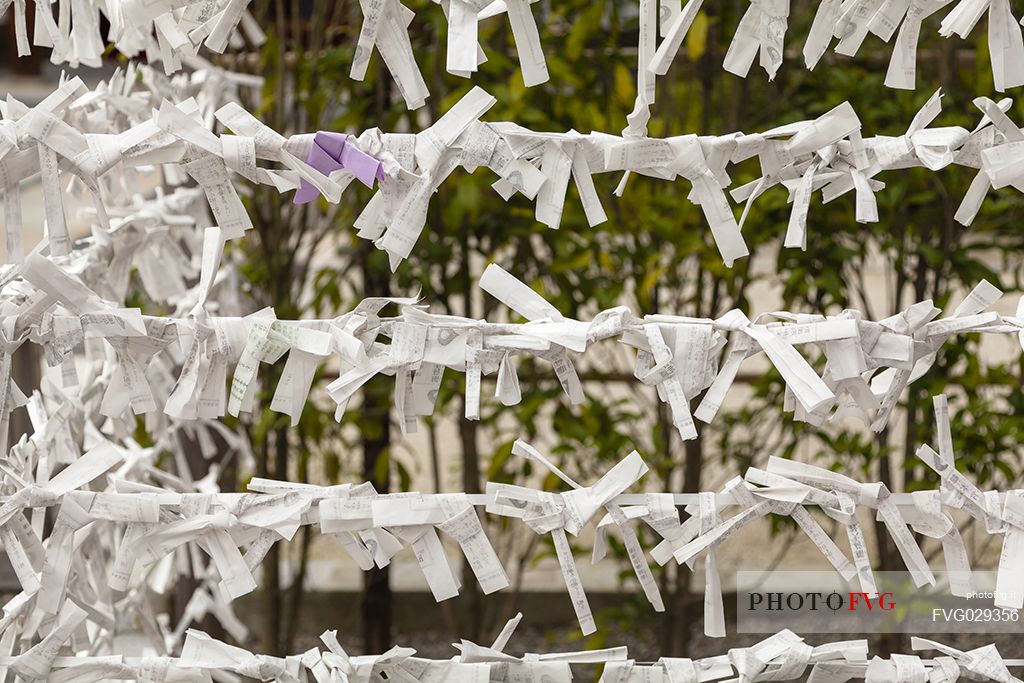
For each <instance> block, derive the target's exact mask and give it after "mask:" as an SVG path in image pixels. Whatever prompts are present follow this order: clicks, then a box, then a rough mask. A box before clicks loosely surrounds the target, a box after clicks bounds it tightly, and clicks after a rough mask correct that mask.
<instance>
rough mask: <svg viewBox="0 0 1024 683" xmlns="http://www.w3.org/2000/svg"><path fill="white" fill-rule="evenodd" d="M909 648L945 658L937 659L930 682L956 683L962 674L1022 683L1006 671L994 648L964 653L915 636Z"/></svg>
mask: <svg viewBox="0 0 1024 683" xmlns="http://www.w3.org/2000/svg"><path fill="white" fill-rule="evenodd" d="M910 647H911V648H913V649H914V650H937V651H939V652H941V653H942V654H943V655H945V656H944V657H936V658H935V662H936V663H937V664H938V667H933V669H932V677H931V678H929V679H928V680H929V681H930V682H934V683H954V681H956V680H957V678H958V676H960V674H964V675H965V676H966V677H968V678H972V679H974V678H981V679H982V680H989V681H995V683H1021V682H1020V679H1019V678H1017V677H1016V676H1014V675H1012V674H1011V673H1010V671H1009V669H1007V668H1006V662H1004V661H1003V658H1002V657H1001V656H1000V654H999V651H998V650H997V649H996V646H995V645H991V644H990V645H985V646H983V647H978V648H975V649H973V650H968V651H966V652H964V651H962V650H957V649H956V648H954V647H950V646H948V645H943V644H942V643H937V642H935V641H934V640H928V639H926V638H918V637H917V636H914V637H913V638H911V639H910ZM937 669H938V670H937Z"/></svg>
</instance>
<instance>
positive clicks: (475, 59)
mask: <svg viewBox="0 0 1024 683" xmlns="http://www.w3.org/2000/svg"><path fill="white" fill-rule="evenodd" d="M534 1H535V0H473V1H471V2H467V1H466V0H445V1H444V2H438V4H440V5H441V6H442V9H443V11H444V14H445V18H446V19H447V21H448V37H447V56H446V60H445V67H446V69H447V71H448V73H450V74H453V75H456V76H462V77H466V78H470V77H472V75H473V74H474V73H475V72H476V71H477V70H478V69H479V66H480V64H482V63H484V62H485V61H487V57H486V54H485V53H484V50H483V48H482V47H481V46H480V45H479V43H478V41H477V37H478V26H479V23H480V21H482V20H485V19H489V18H492V17H496V16H500V15H501V14H507V15H508V20H509V24H510V26H511V29H512V36H513V39H514V41H515V47H516V51H517V53H518V57H519V64H520V69H521V72H522V78H523V82H524V84H525V85H526V86H527V87H531V86H535V85H539V84H542V83H545V82H547V81H548V68H547V63H546V60H545V57H544V50H543V47H542V46H541V42H540V33H539V31H538V27H537V22H536V19H535V17H534V15H533V11H532V9H531V7H530V5H531V3H532V2H534ZM250 2H251V0H203V1H202V2H198V1H194V0H193V1H192V2H175V3H163V2H160V3H157V2H150V3H146V2H118V3H110V2H101V1H99V0H88V1H82V2H79V1H72V0H58V2H57V5H58V20H55V19H54V18H53V13H52V9H51V7H50V3H48V2H47V3H43V2H41V1H40V0H37V2H36V12H35V18H36V22H37V26H36V30H35V32H34V34H33V36H32V38H31V42H30V38H29V33H28V24H27V16H26V10H27V3H26V2H25V1H24V0H0V15H3V14H4V13H5V12H6V11H7V9H8V7H10V6H12V5H13V8H14V9H13V12H14V25H15V35H16V42H17V48H18V55H19V56H25V55H28V54H30V53H31V43H34V44H35V45H36V46H38V47H46V48H51V55H50V60H51V61H52V62H53V63H54V64H62V63H67V64H69V65H71V66H73V67H77V66H79V65H84V66H89V67H99V66H101V64H102V61H101V58H102V55H103V52H104V47H105V45H106V44H107V43H112V44H113V45H114V46H115V47H116V48H117V50H118V51H119V52H120V53H121V54H123V55H125V56H126V57H129V58H131V57H136V56H138V55H142V54H145V56H146V57H147V58H148V61H149V62H151V63H155V62H162V63H163V67H164V71H165V72H166V73H167V74H168V75H170V74H172V73H174V72H176V71H178V70H180V69H181V68H182V66H183V65H188V62H189V60H190V59H191V58H193V57H195V56H196V55H197V53H198V51H199V49H200V48H201V47H204V48H206V49H207V50H210V51H211V52H214V53H222V52H224V51H225V49H226V48H228V47H229V46H230V47H232V48H234V49H242V48H244V47H245V45H246V43H248V44H249V45H251V46H253V47H258V46H260V45H262V44H263V43H264V42H265V40H266V37H265V35H264V33H263V30H262V28H261V27H260V25H259V23H258V22H257V21H256V20H255V19H254V18H253V16H252V14H250V12H249V11H248V9H247V8H248V6H249V4H250ZM703 3H704V0H688V1H687V2H686V4H685V6H684V5H683V3H682V0H638V4H639V23H640V31H639V39H638V46H637V48H638V54H639V60H638V64H637V71H638V90H639V95H638V99H639V100H640V102H642V103H646V104H647V105H649V104H650V103H653V102H654V96H655V94H654V90H655V80H656V78H657V77H658V76H663V75H665V74H666V73H667V72H668V69H669V67H670V65H671V64H672V61H673V60H674V59H675V56H676V54H677V53H678V52H679V48H680V47H681V45H682V43H683V40H684V39H685V37H686V34H687V32H688V31H689V29H690V27H691V26H692V25H693V22H694V19H695V18H696V17H697V15H698V13H699V12H700V10H701V8H702V6H703ZM359 4H360V7H361V9H362V13H363V22H362V26H361V28H360V30H359V35H358V38H357V40H356V44H355V46H354V51H355V54H354V57H353V60H352V66H351V69H350V72H349V75H350V77H351V78H353V79H355V80H360V81H361V80H363V79H364V78H365V76H366V70H367V67H368V65H369V62H370V59H371V57H372V55H373V52H374V50H375V49H376V50H377V51H378V52H379V53H380V56H381V58H382V61H383V62H384V64H385V65H386V67H387V68H388V70H389V71H390V72H391V75H392V77H393V78H394V80H395V82H396V84H397V85H398V89H399V91H400V92H401V94H402V97H403V98H404V99H405V102H406V105H407V106H408V107H409V109H418V108H420V107H422V106H423V105H424V104H425V102H426V99H427V98H428V97H429V96H430V93H429V91H428V89H427V85H426V83H425V81H424V80H423V76H422V74H421V72H420V68H419V65H418V64H417V63H416V58H415V54H414V51H413V46H412V41H411V39H410V36H409V26H410V24H411V23H412V21H413V19H414V18H415V13H414V12H413V11H412V10H410V9H409V8H408V7H406V6H405V5H403V4H402V3H401V2H400V0H385V1H383V2H372V3H371V2H360V3H359ZM951 4H953V0H936V1H935V2H928V1H926V0H912V1H911V0H903V1H894V0H887V1H885V2H880V1H879V0H858V1H857V2H846V3H843V2H841V1H840V0H822V2H821V3H820V4H819V5H818V7H817V10H816V11H815V15H814V21H813V23H812V25H811V28H810V31H809V33H808V35H807V38H806V40H805V43H804V48H803V58H804V63H805V65H806V66H807V68H808V69H813V68H814V67H815V66H816V65H817V64H818V62H819V61H820V60H821V57H822V56H823V55H824V54H825V52H826V50H827V49H828V47H829V45H830V43H831V42H832V40H833V38H837V39H839V40H838V43H837V44H836V46H835V51H836V52H837V53H838V54H841V55H846V56H854V55H856V54H857V51H858V50H859V49H860V47H861V46H862V45H863V43H864V41H865V39H866V38H867V36H868V34H872V35H874V36H876V37H878V38H881V39H882V40H883V41H885V42H887V43H888V42H890V41H891V40H892V38H893V35H895V36H896V40H895V43H894V44H893V50H892V57H891V59H890V62H889V68H888V71H887V73H886V78H885V84H886V85H887V86H888V87H891V88H901V89H907V90H913V89H914V85H915V80H916V73H917V47H918V41H919V39H920V33H921V28H922V24H923V22H924V20H925V19H926V18H927V17H929V16H931V15H932V14H934V13H936V12H938V11H939V10H941V9H943V8H945V7H946V6H948V5H951ZM789 13H790V3H789V0H774V1H773V2H762V1H760V0H758V1H757V2H751V4H750V6H749V8H748V9H747V11H746V12H745V14H744V15H743V18H742V19H741V20H740V22H739V25H738V26H737V27H736V29H735V33H734V35H733V38H732V42H731V43H730V45H729V49H728V51H727V53H726V55H725V60H724V63H723V68H724V69H725V70H726V71H728V72H730V73H733V74H736V75H738V76H743V77H745V76H746V75H747V73H748V72H749V70H750V67H751V66H752V65H753V62H754V59H755V58H757V59H758V62H759V64H760V66H761V67H762V68H763V69H764V70H765V72H766V73H767V75H768V78H769V80H771V79H774V77H775V75H776V74H777V73H778V70H779V68H780V67H781V66H782V61H783V55H784V53H785V36H786V31H787V28H788V23H789ZM101 15H102V16H103V17H105V18H106V19H107V21H108V22H109V25H110V27H109V30H108V31H107V35H106V40H104V38H103V36H102V34H101V30H100V17H101ZM985 15H987V18H988V28H989V30H988V40H987V42H988V47H989V53H990V59H991V63H992V73H993V76H994V79H995V86H996V89H997V90H999V91H1000V92H1002V91H1004V90H1006V89H1007V88H1012V87H1017V86H1020V85H1024V40H1022V37H1021V27H1020V25H1019V24H1018V23H1017V20H1016V19H1015V18H1014V16H1013V12H1012V10H1011V7H1010V3H1009V1H1008V0H958V1H957V2H956V3H955V5H954V6H953V8H952V10H951V11H950V12H949V13H948V14H946V15H945V17H943V19H942V21H941V24H940V26H939V35H941V36H943V37H944V38H949V37H950V36H952V35H957V36H959V37H961V38H964V39H966V38H967V36H968V35H969V34H970V33H971V32H972V31H973V30H974V28H975V27H976V26H977V24H978V22H979V21H980V20H981V18H982V17H983V16H985ZM897 29H898V31H897ZM659 36H660V37H662V40H661V42H660V43H658V37H659Z"/></svg>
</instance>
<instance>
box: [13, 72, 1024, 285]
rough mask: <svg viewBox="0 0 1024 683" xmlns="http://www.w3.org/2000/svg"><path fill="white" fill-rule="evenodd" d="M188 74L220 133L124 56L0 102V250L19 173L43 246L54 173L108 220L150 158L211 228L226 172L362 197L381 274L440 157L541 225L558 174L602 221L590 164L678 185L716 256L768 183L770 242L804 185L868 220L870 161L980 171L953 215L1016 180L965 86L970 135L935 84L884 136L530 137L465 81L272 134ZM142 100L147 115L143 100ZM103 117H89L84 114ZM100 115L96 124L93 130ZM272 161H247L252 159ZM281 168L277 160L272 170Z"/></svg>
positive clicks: (434, 177)
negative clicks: (38, 219) (419, 103)
mask: <svg viewBox="0 0 1024 683" xmlns="http://www.w3.org/2000/svg"><path fill="white" fill-rule="evenodd" d="M193 59H194V60H197V64H199V65H200V66H203V67H204V68H203V69H202V70H201V71H199V72H197V75H196V76H193V77H192V78H193V79H196V78H199V79H203V78H214V79H216V80H217V81H218V82H221V83H224V84H225V85H226V86H228V90H227V92H226V93H225V94H223V95H219V96H214V97H217V98H218V100H217V101H219V102H222V103H224V104H223V106H219V107H215V108H214V109H215V111H214V116H215V118H216V120H217V121H219V123H220V124H221V125H222V126H223V127H224V128H225V129H227V130H230V131H232V132H233V133H234V134H232V135H228V134H220V135H218V134H216V133H215V132H214V130H213V129H212V128H211V126H213V125H214V124H213V118H214V117H211V116H210V115H209V112H208V110H207V108H206V106H205V103H202V102H200V103H198V104H199V105H200V106H197V101H195V100H193V99H186V100H184V101H180V102H179V104H177V105H175V104H173V103H172V101H179V100H180V97H178V96H177V95H176V94H175V92H174V88H173V87H169V86H168V85H166V84H163V83H161V82H158V79H156V78H155V77H154V76H153V74H152V70H151V69H148V68H145V67H143V68H140V69H139V71H140V72H141V74H142V76H143V79H144V84H145V85H146V86H147V87H148V89H149V91H148V92H146V91H143V90H141V89H138V86H137V84H136V82H135V81H136V78H135V75H136V71H135V69H134V68H132V69H131V71H130V72H129V74H128V77H122V76H123V75H119V76H118V77H116V79H114V80H112V81H111V82H110V83H101V84H100V86H98V87H97V89H96V90H95V91H94V92H90V91H89V90H88V89H87V88H86V87H85V85H84V84H83V83H82V81H81V80H79V79H77V78H74V79H70V80H67V81H65V82H64V83H62V85H61V86H60V88H59V89H58V90H57V91H56V92H54V93H53V94H52V95H50V96H49V97H47V98H46V99H45V100H43V101H42V102H41V103H40V104H39V105H37V106H35V107H33V108H31V109H30V108H28V107H25V106H24V105H22V104H21V103H19V102H17V101H14V100H11V101H10V102H8V103H6V105H4V106H2V107H0V113H2V114H3V120H2V121H0V187H2V188H3V190H4V206H5V212H4V213H5V218H4V229H5V231H6V233H7V240H8V242H9V244H11V249H10V250H9V254H10V256H9V258H10V259H11V260H14V261H15V262H17V261H18V260H20V258H21V254H22V253H23V252H22V250H21V247H20V233H21V222H20V221H21V207H20V201H19V198H18V197H19V195H18V189H19V187H20V184H21V183H22V182H23V181H25V180H27V179H29V178H32V177H34V176H35V174H37V173H38V174H40V176H41V178H42V181H43V190H44V196H45V200H46V209H47V229H48V236H49V239H50V250H51V254H52V255H55V256H63V255H66V254H67V252H68V251H69V249H70V242H69V241H68V236H67V226H66V219H65V217H64V215H63V208H62V207H63V200H62V197H61V192H60V180H61V178H62V177H63V178H67V177H69V176H70V177H71V178H72V179H73V180H74V183H75V184H76V185H78V186H81V187H84V188H87V189H88V190H89V192H91V193H92V194H93V196H94V197H95V202H96V205H97V208H96V211H97V217H96V220H97V222H98V224H100V225H101V226H103V227H104V228H106V229H109V227H110V226H109V220H108V217H107V215H106V212H105V211H104V210H103V206H102V204H103V202H104V201H105V200H107V199H108V198H109V196H110V195H111V194H113V193H114V192H115V190H117V189H119V186H118V181H117V177H116V176H117V174H116V173H111V171H112V169H115V168H137V167H139V166H148V165H151V164H161V165H163V166H164V167H175V168H179V167H180V168H181V169H183V170H184V171H185V172H186V173H187V174H188V175H189V177H191V178H192V179H193V180H194V181H195V182H197V183H198V184H199V185H200V187H202V188H203V190H204V191H205V193H206V195H207V199H208V200H209V202H210V208H211V210H212V212H213V216H214V219H215V222H216V224H217V225H219V226H220V228H221V229H222V230H223V231H224V232H225V235H226V237H227V238H229V239H230V238H235V237H238V236H241V235H242V234H243V232H244V231H245V230H246V229H248V228H250V227H252V223H251V221H250V219H249V217H248V215H247V214H246V212H245V209H244V207H243V206H242V203H241V200H240V199H239V197H238V193H237V190H236V188H235V186H234V184H233V182H232V176H233V174H237V175H240V176H242V177H243V178H245V179H246V180H248V181H252V182H257V183H262V184H266V185H272V186H274V187H275V188H277V189H278V190H279V191H280V192H288V191H291V190H297V192H296V194H295V201H296V202H299V203H301V202H307V201H311V200H312V199H315V198H316V197H317V196H318V194H320V195H323V196H324V197H325V198H326V199H327V201H329V202H331V203H337V202H339V201H341V197H342V193H343V192H344V190H345V189H346V187H348V185H349V184H350V183H351V182H352V181H353V180H355V179H358V180H359V181H360V182H361V183H363V184H365V185H367V186H368V187H373V186H374V185H375V184H376V185H377V186H378V191H377V192H376V194H375V195H374V196H373V197H372V198H371V200H370V201H369V202H368V203H367V204H366V206H365V207H364V209H363V211H362V212H361V213H360V215H359V216H358V217H357V218H356V220H355V227H356V228H358V230H359V233H358V234H359V235H360V236H361V237H363V238H365V239H370V240H373V241H374V243H375V244H376V245H377V247H378V248H380V249H383V250H385V251H387V252H388V255H389V257H390V259H391V263H392V268H397V266H398V264H399V263H400V262H401V261H402V260H403V259H405V258H407V257H408V256H409V254H410V253H411V251H412V249H413V247H414V245H415V244H416V242H417V240H418V239H419V237H420V234H421V233H422V232H423V228H424V226H425V223H426V217H427V206H428V203H429V201H430V199H431V197H432V195H433V194H434V192H435V191H436V189H437V188H438V186H439V185H440V184H441V183H442V182H444V181H445V180H446V179H448V178H449V177H450V176H451V175H452V173H453V172H454V171H455V169H456V168H459V167H461V168H463V169H465V170H467V171H469V172H475V171H476V170H477V169H478V168H480V167H481V166H483V167H487V168H488V169H490V170H491V171H493V172H494V173H496V174H497V175H498V176H499V179H498V180H497V182H495V183H494V185H493V187H494V189H495V190H496V191H497V192H498V193H499V194H500V195H501V196H502V197H504V198H505V199H508V198H510V197H511V196H512V195H514V194H515V193H516V192H519V193H521V194H523V195H524V196H526V197H527V198H529V199H531V200H535V202H536V212H535V213H536V218H537V220H538V221H539V222H541V223H543V224H545V225H547V226H549V227H552V228H557V227H558V226H559V225H560V223H561V218H562V213H563V210H564V206H565V199H566V194H567V192H566V191H567V188H568V183H569V180H570V178H572V179H573V180H574V181H575V184H576V187H577V189H578V190H579V194H580V197H581V200H582V203H583V207H584V210H585V213H586V217H587V220H588V222H589V223H590V224H591V225H597V224H599V223H601V222H604V221H605V220H606V215H605V211H604V209H603V208H602V205H601V199H600V197H599V195H598V194H597V191H596V189H595V186H594V183H593V178H592V176H593V174H597V173H609V172H617V171H621V172H622V180H621V182H620V183H619V186H618V189H617V190H616V193H617V194H620V195H621V194H622V193H623V192H624V191H625V188H626V182H627V179H628V178H629V177H630V175H631V174H634V173H636V174H639V175H644V176H649V177H653V178H658V179H663V180H669V181H674V180H675V179H677V178H678V177H680V176H681V177H683V178H685V179H686V180H688V181H689V182H690V183H691V185H692V190H691V193H690V196H689V198H690V200H691V201H692V202H694V203H695V204H698V205H699V206H700V207H701V210H702V211H703V212H704V215H705V217H706V218H707V221H708V224H709V226H710V228H711V234H712V237H713V239H714V241H715V243H716V244H717V246H718V249H719V251H720V252H721V255H722V258H723V260H724V261H725V263H726V264H729V265H731V264H732V263H733V261H735V260H736V259H738V258H743V257H745V256H747V255H748V249H747V245H746V243H745V241H744V239H743V236H742V232H741V229H742V227H743V224H744V222H745V220H746V216H747V214H748V212H749V210H750V206H751V204H752V202H753V201H754V200H755V199H756V198H757V197H758V196H760V195H761V194H763V193H764V192H765V191H767V190H769V189H771V188H772V187H775V186H777V185H782V186H783V187H785V188H786V189H787V190H788V191H789V193H790V201H791V202H792V204H793V209H792V212H791V215H790V219H789V223H788V226H787V229H786V235H785V245H786V246H787V247H799V248H806V242H807V218H808V211H809V208H810V202H811V197H812V195H813V193H814V192H815V191H818V190H820V191H821V193H822V198H823V201H825V202H829V201H832V200H834V199H836V198H837V197H840V196H842V195H844V194H846V193H848V192H851V191H852V192H854V194H855V196H856V218H857V220H858V221H860V222H876V221H877V220H878V209H877V205H876V200H875V193H876V192H878V191H880V190H882V189H883V188H884V187H885V186H884V183H882V182H881V181H879V180H877V179H876V176H878V175H879V174H880V173H882V172H883V171H887V170H895V169H904V168H910V167H924V168H928V169H930V170H933V171H938V170H940V169H942V168H944V167H946V166H948V165H950V164H958V165H962V166H968V167H971V168H978V169H980V171H979V173H978V174H977V176H976V177H975V179H974V182H973V183H972V184H971V186H970V188H969V190H968V191H967V194H966V195H965V196H964V198H963V201H962V203H961V205H960V208H959V209H958V210H957V213H956V216H955V217H956V220H958V221H959V222H961V223H962V224H964V225H969V224H970V223H971V221H972V220H973V219H974V216H975V215H976V214H977V212H978V210H979V209H980V207H981V202H982V201H983V200H984V198H985V195H986V193H987V191H988V190H989V189H990V188H1002V187H1005V186H1007V185H1013V186H1014V187H1018V188H1020V187H1024V162H1021V161H1020V154H1019V152H1020V148H1021V146H1022V145H1024V133H1022V132H1021V130H1020V129H1019V128H1018V127H1017V126H1016V125H1015V124H1014V123H1013V122H1011V121H1010V119H1009V118H1008V117H1007V116H1006V114H1005V111H1006V110H1007V109H1008V108H1009V106H1010V103H1011V100H1009V99H1004V100H1002V101H1000V102H999V103H998V104H997V103H995V102H993V101H992V100H989V99H987V98H979V99H977V100H976V101H975V104H976V105H977V106H978V108H979V109H980V110H981V112H982V117H981V119H980V121H979V123H978V125H977V126H976V127H975V129H974V130H973V131H968V130H966V129H964V128H960V127H941V128H929V127H928V126H929V124H930V123H931V122H932V121H934V119H935V118H936V117H937V116H938V114H939V113H940V111H941V104H940V94H939V93H935V94H934V95H933V96H932V97H931V98H930V99H929V100H928V101H927V103H926V104H925V105H924V107H922V109H921V110H920V111H919V112H918V114H917V115H916V116H915V117H914V120H913V121H912V122H911V124H910V126H909V127H908V128H907V130H906V132H905V133H904V134H903V135H901V136H895V137H891V136H883V135H879V136H874V137H866V138H865V137H862V135H861V130H860V128H861V123H860V120H859V119H858V117H857V115H856V113H855V112H854V111H853V108H852V107H851V106H850V105H849V103H843V104H841V105H839V106H838V107H836V108H835V109H833V110H831V111H829V112H827V113H825V114H823V115H821V116H820V117H818V118H817V119H816V120H814V121H804V122H798V123H794V124H791V125H787V126H783V127H780V128H776V129H773V130H770V131H767V132H765V133H754V134H744V133H738V132H737V133H731V134H728V135H721V136H717V137H716V136H697V135H683V136H675V137H670V138H665V139H657V138H647V137H635V136H633V135H631V134H626V135H621V136H620V135H610V134H606V133H597V132H595V133H590V134H589V135H582V134H579V133H576V132H572V131H570V132H568V133H543V132H534V131H530V130H527V129H525V128H523V127H521V126H518V125H516V124H514V123H511V122H502V123H484V122H481V121H480V117H481V116H483V115H484V114H485V113H486V112H487V111H488V109H490V108H491V106H493V105H494V103H495V99H494V98H493V97H491V96H490V95H488V94H487V93H486V92H484V91H483V90H481V89H479V88H474V89H473V90H471V91H470V92H469V93H467V94H466V95H465V96H464V97H463V98H462V99H461V100H460V101H459V102H458V103H456V104H455V105H454V106H453V107H452V108H451V109H450V110H449V111H448V112H447V113H445V114H444V115H443V116H442V117H441V118H440V119H438V120H437V121H436V122H434V123H433V125H431V126H430V127H428V128H427V129H426V130H424V131H422V132H420V133H417V134H412V133H382V132H381V131H380V130H379V129H376V128H374V129H370V130H367V131H364V132H363V133H362V134H361V135H359V136H358V137H356V136H352V135H344V134H337V133H329V132H319V133H307V134H300V135H292V136H291V137H284V136H283V135H281V134H279V133H277V132H275V131H273V130H271V129H270V128H268V127H267V126H265V125H264V124H262V123H261V122H260V121H258V120H257V119H256V118H255V117H253V116H252V115H251V114H249V113H248V112H246V111H245V110H244V109H242V107H241V106H239V105H238V104H237V103H235V102H234V98H232V97H231V96H230V92H235V91H237V89H238V88H239V87H253V86H258V85H259V83H260V79H253V78H252V77H246V76H236V75H234V74H230V73H229V72H225V71H223V70H217V69H215V68H213V67H211V66H210V65H204V64H203V63H202V62H201V60H198V58H193ZM154 109H156V112H155V113H154V112H153V110H154ZM108 110H110V111H113V112H116V113H117V114H118V116H116V117H105V120H104V119H103V118H100V117H98V116H97V115H96V112H97V111H103V112H104V113H105V112H106V111H108ZM97 125H101V126H106V130H104V132H102V133H97V132H96V126H97ZM753 157H757V158H758V160H759V162H760V167H761V177H760V178H758V179H756V180H754V181H751V182H749V183H747V184H745V185H742V186H740V187H737V188H734V189H732V190H731V191H730V193H729V194H730V195H731V197H732V199H733V200H735V201H739V202H745V203H746V206H745V207H744V210H743V212H742V214H741V216H740V219H739V220H738V221H737V219H736V217H735V216H734V214H733V209H732V207H731V205H730V204H729V201H728V199H727V198H726V194H725V188H726V187H728V185H729V184H730V182H731V181H730V178H729V175H728V173H727V170H728V167H729V165H735V164H739V163H741V162H743V161H745V160H748V159H751V158H753ZM261 160H262V161H264V162H268V161H269V162H274V163H275V165H276V167H264V166H260V165H259V162H260V161H261ZM282 167H283V168H282Z"/></svg>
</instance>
